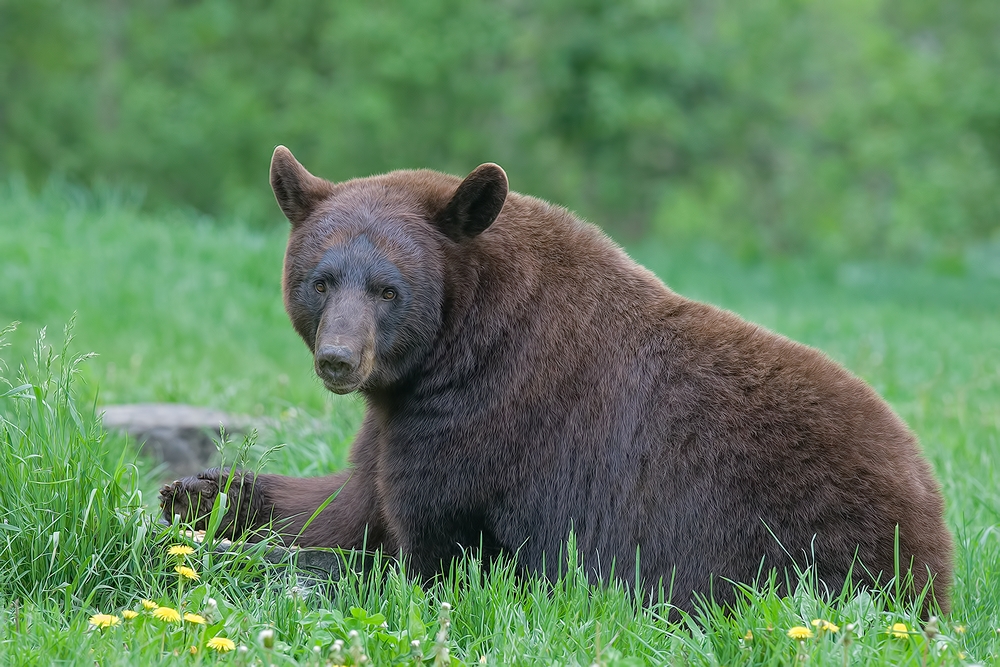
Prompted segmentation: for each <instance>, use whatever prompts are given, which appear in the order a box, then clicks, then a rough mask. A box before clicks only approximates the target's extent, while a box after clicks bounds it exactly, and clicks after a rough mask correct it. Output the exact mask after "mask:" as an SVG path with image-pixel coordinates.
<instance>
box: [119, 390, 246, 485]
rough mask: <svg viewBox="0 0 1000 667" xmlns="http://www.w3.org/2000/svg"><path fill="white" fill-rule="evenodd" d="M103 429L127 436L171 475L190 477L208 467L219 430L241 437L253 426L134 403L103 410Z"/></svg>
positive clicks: (187, 408) (206, 412)
mask: <svg viewBox="0 0 1000 667" xmlns="http://www.w3.org/2000/svg"><path fill="white" fill-rule="evenodd" d="M103 411H104V428H105V429H107V430H109V431H119V432H124V433H127V434H128V436H129V437H130V438H131V439H132V440H134V441H135V442H136V443H138V444H140V445H141V446H142V451H143V452H144V453H145V454H147V455H150V456H152V457H154V458H155V459H156V460H157V461H162V462H163V463H166V464H167V466H169V468H170V471H171V473H172V474H173V475H176V476H178V477H184V476H187V475H193V474H195V473H197V472H200V471H201V470H204V469H205V468H207V467H209V466H210V465H211V462H212V459H213V457H214V456H215V453H216V448H215V443H214V442H213V438H215V439H218V437H219V427H220V426H222V427H224V428H225V429H226V432H227V433H232V434H242V433H245V432H246V431H248V430H249V429H250V428H251V426H252V424H251V422H250V420H249V419H248V418H246V417H239V416H235V415H230V414H227V413H225V412H222V411H220V410H213V409H211V408H200V407H197V406H193V405H181V404H178V403H136V404H132V405H108V406H105V407H104V408H103Z"/></svg>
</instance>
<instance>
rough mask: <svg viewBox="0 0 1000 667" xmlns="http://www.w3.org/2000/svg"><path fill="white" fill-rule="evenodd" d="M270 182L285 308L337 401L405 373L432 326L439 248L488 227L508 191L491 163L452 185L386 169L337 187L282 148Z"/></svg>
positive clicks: (440, 271)
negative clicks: (278, 212) (279, 228)
mask: <svg viewBox="0 0 1000 667" xmlns="http://www.w3.org/2000/svg"><path fill="white" fill-rule="evenodd" d="M271 185H272V187H273V189H274V193H275V197H276V198H277V200H278V204H279V205H280V206H281V208H282V210H283V211H284V213H285V215H286V216H287V217H288V219H289V221H290V222H291V223H292V233H291V236H290V237H289V241H288V250H287V252H286V253H285V271H284V279H283V282H284V298H285V309H286V311H287V312H288V315H289V317H290V318H291V320H292V324H293V326H294V327H295V330H296V331H297V332H298V333H299V335H300V336H302V339H303V340H304V341H305V342H306V344H307V345H308V346H309V349H310V350H311V351H312V352H313V359H314V366H315V370H316V374H317V375H318V376H319V378H320V379H321V380H322V381H323V384H324V385H325V386H326V388H327V389H329V390H330V391H332V392H334V393H337V394H346V393H349V392H352V391H359V390H360V391H363V392H365V391H369V392H370V391H375V390H380V389H385V388H387V387H390V386H391V385H393V384H394V383H396V382H399V381H400V380H402V379H404V378H405V377H406V376H407V375H409V374H410V373H411V372H413V371H414V369H415V368H416V367H417V366H418V364H419V363H420V361H421V360H422V359H423V358H424V357H425V356H426V354H427V352H428V351H429V349H430V347H431V346H432V345H433V343H434V340H435V338H436V336H437V334H438V331H439V329H440V327H441V319H442V310H443V307H444V302H445V294H444V284H445V280H444V271H445V268H444V267H445V260H444V257H445V254H446V247H448V246H450V247H451V248H452V249H454V248H456V247H461V244H463V243H465V242H468V241H469V240H470V239H472V238H474V237H475V236H477V235H478V234H479V233H481V232H482V231H483V230H485V229H486V228H487V227H489V225H490V224H491V223H492V222H493V221H494V219H495V218H496V217H497V215H498V214H499V212H500V209H501V208H502V207H503V203H504V200H505V199H506V195H507V177H506V175H505V174H504V173H503V170H501V169H500V168H499V167H497V166H496V165H483V166H482V167H480V168H479V169H477V170H476V171H474V172H473V173H472V174H471V175H470V176H469V177H468V178H466V179H465V181H461V182H460V181H459V179H457V178H454V177H449V176H444V175H442V174H434V173H432V172H395V173H394V174H388V175H386V176H380V177H372V178H368V179H358V180H354V181H348V182H346V183H341V184H336V185H335V184H332V183H329V182H327V181H324V180H322V179H319V178H316V177H315V176H312V175H311V174H309V172H307V171H306V170H305V169H304V168H303V167H302V165H300V164H299V163H298V162H297V161H296V160H295V158H294V157H292V155H291V153H289V152H288V151H287V149H285V148H283V147H280V146H279V147H278V149H276V150H275V154H274V158H273V159H272V163H271Z"/></svg>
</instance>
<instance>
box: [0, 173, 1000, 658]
mask: <svg viewBox="0 0 1000 667" xmlns="http://www.w3.org/2000/svg"><path fill="white" fill-rule="evenodd" d="M275 218H276V220H277V219H278V216H277V215H275ZM285 233H286V229H285V227H284V225H283V224H279V223H278V222H276V224H275V228H274V229H273V230H270V231H261V230H250V229H248V228H245V227H242V226H240V225H239V224H236V223H234V224H227V225H221V224H216V223H213V222H212V221H208V220H203V219H198V218H196V217H194V216H191V215H187V214H183V213H178V214H177V215H176V216H174V217H172V218H170V219H164V218H149V217H145V216H143V215H140V214H138V213H136V209H135V207H134V206H132V205H131V204H130V203H129V201H128V199H127V198H126V197H121V196H116V195H115V193H103V194H101V193H99V194H96V195H95V194H93V193H81V192H75V191H67V190H65V189H58V188H54V189H52V190H50V191H48V192H45V193H43V194H42V195H41V196H33V195H30V194H28V193H26V192H25V191H24V190H23V188H20V187H18V186H17V185H16V184H13V185H9V186H7V187H6V188H5V189H2V190H0V323H6V322H10V321H14V320H20V321H21V322H22V324H21V326H20V327H19V328H18V329H17V330H16V331H13V332H10V331H8V332H7V333H6V334H5V336H4V337H3V338H4V339H5V340H6V341H7V342H9V343H10V347H8V348H6V349H4V350H2V351H0V361H3V362H4V365H3V366H0V377H3V378H5V380H6V381H7V382H6V384H0V419H2V421H0V563H3V565H2V566H0V598H2V601H3V605H4V609H5V612H4V614H3V616H2V619H3V620H2V621H0V663H2V664H12V665H17V664H25V665H28V664H31V665H34V664H40V663H41V664H44V663H54V662H59V663H64V664H81V665H83V664H87V665H93V664H95V663H98V664H102V665H116V664H121V665H133V664H195V663H199V662H206V663H212V662H216V661H217V662H220V663H227V662H232V663H235V664H272V663H273V664H286V663H298V664H330V663H331V662H338V663H339V662H342V663H347V664H352V663H354V664H356V663H357V660H358V659H359V657H360V656H361V654H364V655H365V656H367V657H368V659H369V660H368V661H369V662H370V663H371V664H380V665H381V664H414V663H415V661H416V659H417V657H418V656H417V655H416V653H417V651H416V650H415V649H414V648H413V644H412V642H413V641H414V640H417V641H418V642H419V654H420V656H419V657H420V658H421V659H422V660H423V661H425V662H427V663H428V664H430V663H432V662H433V663H434V664H450V663H455V662H458V663H463V664H467V663H471V664H478V663H479V661H480V659H481V658H484V659H485V660H486V661H487V662H488V663H489V664H583V665H589V664H593V663H596V664H602V665H630V664H696V665H734V664H741V665H750V664H753V665H787V664H797V663H806V664H814V665H842V664H844V663H845V661H846V662H847V663H849V664H853V665H897V664H911V665H923V664H934V665H937V664H942V665H952V664H972V663H980V664H990V663H993V662H995V661H997V659H998V656H1000V474H998V470H997V462H996V452H998V451H1000V409H998V407H997V406H998V405H1000V354H998V351H1000V349H998V343H997V341H1000V315H998V304H1000V280H997V278H996V277H995V276H996V275H997V273H996V266H995V265H991V264H989V261H990V260H989V259H988V258H987V261H986V262H985V263H983V264H982V265H980V266H979V268H976V266H977V265H975V264H974V263H969V266H972V267H973V268H972V269H970V270H969V271H968V272H967V273H966V274H964V275H953V274H948V273H946V272H942V271H940V270H938V271H935V270H932V269H930V268H927V267H907V266H889V265H879V264H869V265H861V264H859V265H850V266H844V265H839V266H838V265H833V264H830V263H826V262H824V261H823V260H822V258H819V259H810V260H808V261H806V260H797V261H791V260H785V261H781V262H771V263H768V264H766V265H765V264H760V265H745V264H741V263H739V262H736V261H734V260H732V259H730V258H728V257H726V256H724V255H722V254H719V253H717V252H714V251H712V250H711V249H705V248H680V249H670V248H663V247H639V248H636V249H635V250H634V254H635V255H636V256H637V257H638V258H639V259H640V260H641V261H642V262H643V263H645V264H646V265H647V266H649V267H650V268H652V269H653V270H655V271H656V272H657V273H658V274H659V275H661V276H662V277H663V278H664V279H665V281H666V282H667V283H668V284H670V285H671V286H672V287H673V288H675V289H676V290H677V291H679V292H681V293H683V294H686V295H689V296H693V297H696V298H700V299H704V300H707V301H711V302H713V303H717V304H719V305H722V306H724V307H727V308H731V309H733V310H735V311H737V312H739V313H741V314H742V315H744V316H746V317H748V318H749V319H752V320H754V321H757V322H760V323H762V324H764V325H766V326H768V327H770V328H772V329H774V330H776V331H779V332H781V333H784V334H786V335H789V336H791V337H793V338H796V339H798V340H802V341H804V342H806V343H809V344H812V345H815V346H817V347H820V348H821V349H823V350H825V351H827V352H828V353H829V354H831V355H832V356H833V357H834V358H836V359H838V360H839V361H841V362H843V363H844V364H846V365H847V366H848V367H849V368H851V369H852V370H853V371H854V372H856V373H858V374H859V375H861V376H862V377H864V378H865V379H866V380H868V381H869V382H870V383H872V385H873V386H875V387H876V389H878V391H879V392H881V393H882V394H883V395H884V396H885V397H886V398H887V399H888V400H889V401H890V402H891V403H892V404H893V406H894V407H895V408H896V410H897V411H898V412H899V413H900V414H901V415H902V416H903V417H904V418H905V419H906V420H907V421H908V423H910V425H911V426H912V427H913V428H914V430H915V431H916V432H917V433H918V435H919V436H920V437H921V440H922V443H923V446H924V448H925V451H926V452H927V455H928V457H929V458H930V460H931V462H932V463H933V465H934V467H935V469H936V471H937V473H938V476H939V478H940V479H941V481H942V485H943V487H944V491H945V495H946V498H947V502H948V510H947V519H948V523H949V526H950V527H951V528H952V529H953V530H954V532H955V534H956V538H957V543H958V559H957V571H956V585H955V590H954V610H953V612H952V613H951V614H950V615H949V616H948V617H947V618H942V619H940V620H939V621H938V627H937V632H936V633H933V632H929V631H928V628H927V627H926V625H924V624H921V623H920V622H919V619H918V618H916V616H915V614H914V612H913V609H909V608H905V607H898V606H896V605H895V603H894V602H893V601H892V600H891V599H889V598H887V597H883V596H881V595H878V594H877V593H876V594H871V595H869V594H855V593H852V592H850V591H845V593H844V594H843V595H841V596H840V597H839V598H838V599H836V600H833V601H831V602H824V601H823V600H821V599H818V598H817V597H816V596H814V595H812V594H811V593H810V589H809V586H808V581H804V582H803V585H801V586H799V587H798V588H797V589H796V590H795V593H794V594H793V595H791V596H788V597H785V598H782V597H779V596H777V595H775V594H774V593H773V591H771V590H769V586H768V582H766V581H765V582H761V584H760V586H759V587H758V590H755V591H748V592H747V595H746V596H745V598H744V599H742V600H741V602H740V603H739V608H738V609H737V610H736V612H735V613H732V614H724V613H722V612H721V611H720V610H718V609H716V608H713V607H708V608H706V609H705V610H703V611H702V612H700V613H699V614H696V615H695V616H694V617H690V618H688V617H680V618H678V617H677V616H676V614H675V615H674V616H672V617H669V618H668V614H667V612H666V610H665V609H664V608H663V607H659V606H655V605H654V606H653V607H650V608H643V607H641V606H637V605H636V604H635V602H634V600H632V599H631V597H630V596H629V595H628V594H627V593H626V592H625V591H622V590H621V589H619V588H617V587H614V586H605V587H599V588H595V587H591V586H588V585H587V584H586V582H585V580H584V579H583V576H582V574H581V570H580V568H579V564H578V563H575V562H572V561H570V562H567V563H566V566H565V572H566V574H565V575H564V577H563V578H562V579H561V580H560V581H559V582H557V583H556V584H555V585H549V584H547V583H544V582H541V581H536V580H528V581H520V580H518V579H516V578H514V577H513V575H512V570H511V567H510V566H509V564H508V565H507V566H505V567H499V568H494V569H491V571H490V572H489V573H488V574H486V575H483V573H482V572H480V571H479V565H478V563H477V562H476V561H475V560H473V559H469V560H466V561H463V562H462V563H460V564H459V565H458V566H457V567H456V569H455V571H454V572H453V573H452V574H451V575H450V576H449V577H446V578H444V579H443V580H442V581H441V582H438V583H437V584H435V585H433V586H429V587H426V588H422V587H420V586H418V585H417V584H416V582H415V581H413V580H412V579H410V578H409V577H407V576H406V574H405V571H402V570H401V569H400V568H399V567H398V566H396V565H394V564H392V563H386V564H383V566H382V567H380V568H377V571H376V573H374V574H371V573H369V574H364V573H359V572H355V571H353V570H349V571H348V575H347V576H345V577H344V578H342V579H340V580H338V581H337V582H335V583H332V584H330V586H329V587H327V588H325V589H316V588H310V587H308V586H304V585H301V584H303V583H304V582H301V581H297V580H296V579H295V575H294V574H293V575H289V574H288V572H287V571H286V568H284V567H282V566H280V565H273V564H269V563H267V562H266V561H264V559H263V558H262V552H261V549H262V547H257V548H254V549H249V550H248V551H246V552H223V553H219V552H215V551H213V550H211V549H205V548H200V547H199V548H197V550H196V551H195V553H193V554H191V555H190V556H184V557H183V559H184V562H185V563H186V564H187V565H188V566H191V567H192V568H193V569H194V570H196V571H197V572H198V575H199V579H198V580H197V581H187V580H182V579H181V578H180V577H179V575H178V574H177V573H176V572H175V569H174V568H175V567H176V566H177V565H178V564H179V560H178V559H179V557H175V556H170V555H168V554H167V551H166V549H167V547H168V546H169V545H171V544H177V543H184V542H185V541H186V538H185V537H184V536H183V535H181V534H180V533H178V532H177V531H176V530H172V531H164V529H162V528H160V527H158V526H156V525H155V523H154V522H153V520H152V516H151V510H150V507H149V505H150V503H149V500H148V498H149V493H148V489H150V488H152V486H153V484H154V481H153V480H152V479H151V477H150V474H149V467H148V465H146V464H145V463H144V462H143V461H142V460H141V459H138V460H137V459H135V457H134V454H133V453H132V450H131V448H130V447H128V446H126V444H125V443H124V442H123V441H122V440H121V439H118V438H113V437H110V436H108V435H107V434H106V433H104V432H103V431H102V430H101V429H100V427H99V425H98V422H97V420H96V418H95V406H97V405H99V404H105V403H109V402H124V401H130V402H131V401H145V400H167V401H183V402H191V403H196V404H202V405H210V406H213V407H219V408H223V409H227V410H231V411H236V412H241V413H248V414H259V415H267V416H270V417H276V418H277V420H278V423H279V427H278V428H277V429H276V431H275V432H269V433H266V434H262V436H261V443H260V445H259V446H257V447H256V448H255V449H254V451H255V452H257V453H259V452H261V451H264V450H265V449H269V448H270V446H271V445H275V444H277V443H280V442H287V443H289V444H288V446H286V447H284V448H282V449H280V450H278V451H276V452H272V453H271V455H270V456H269V458H268V460H267V463H266V464H265V466H266V468H267V469H269V470H272V471H276V472H285V473H288V474H319V473H324V472H328V471H330V470H334V469H336V468H339V467H341V466H342V465H343V464H344V458H345V454H346V449H347V447H348V445H349V442H350V438H351V435H352V433H353V430H354V429H355V428H356V426H357V424H358V421H359V418H360V412H361V409H360V405H359V402H358V401H357V400H356V399H350V398H347V399H342V398H337V397H333V396H331V395H329V394H327V393H326V392H325V391H323V389H322V387H321V385H320V384H319V383H318V382H317V381H316V380H315V379H314V378H313V376H312V371H311V364H310V360H309V357H308V353H307V351H306V350H305V346H304V345H303V344H302V343H301V341H299V340H298V339H297V338H296V337H295V335H294V333H293V332H292V330H291V327H290V326H289V325H288V323H287V321H286V318H285V315H284V313H283V311H282V308H281V302H280V293H279V284H278V283H279V281H278V276H279V272H280V265H281V254H282V251H283V244H284V239H285ZM74 313H76V321H77V324H76V327H75V335H76V339H75V341H73V342H72V343H67V337H66V336H58V335H55V334H56V333H58V332H60V331H61V330H62V327H63V325H64V323H66V322H67V321H70V320H71V319H72V318H73V314H74ZM43 327H48V332H49V333H48V338H47V339H46V340H45V341H43V342H41V343H39V342H38V341H37V339H38V332H39V330H41V329H42V328H43ZM78 351H83V352H90V351H93V352H96V353H97V356H95V357H93V358H88V359H82V358H81V357H80V356H79V355H78V353H77V352H78ZM238 449H239V448H238V447H234V448H232V450H231V452H230V456H236V455H237V453H238V452H237V451H236V450H238ZM263 546H266V545H263ZM289 576H291V577H292V578H291V579H289ZM142 599H149V600H153V601H155V602H156V603H157V604H158V605H161V606H164V607H170V608H172V609H179V610H181V611H184V612H189V613H198V614H200V615H202V616H203V617H204V618H205V620H206V624H205V625H201V624H197V623H190V622H183V621H182V622H181V623H178V624H170V623H165V622H163V621H160V620H157V619H156V618H154V617H153V616H152V615H151V614H150V612H148V611H146V610H143V609H142V608H141V606H140V600H142ZM209 599H212V600H214V601H215V602H214V604H211V603H209ZM445 604H447V605H448V607H450V608H446V607H445V606H444V605H445ZM125 609H131V610H134V611H137V612H138V613H139V616H137V617H136V618H135V619H131V620H125V619H124V618H123V617H122V611H123V610H125ZM97 613H107V614H114V615H117V616H118V617H119V622H118V623H117V624H115V625H113V626H110V627H108V628H105V629H96V628H94V626H93V625H92V624H91V623H90V620H91V617H92V616H93V615H94V614H97ZM813 619H825V620H828V621H830V622H832V623H834V624H835V625H837V626H839V630H838V631H837V632H835V633H832V632H825V633H821V632H818V631H817V630H816V629H815V628H813V626H812V625H811V624H810V621H812V620H813ZM894 623H903V624H905V625H906V628H907V631H906V633H902V632H900V633H899V634H900V635H902V636H899V637H897V636H893V635H892V634H890V633H887V632H886V630H887V628H889V627H890V626H892V625H893V624H894ZM849 624H853V631H852V632H848V631H847V628H848V626H849ZM795 626H803V627H806V628H808V629H810V630H811V631H812V632H813V636H812V637H810V638H807V639H804V640H802V641H797V640H794V639H792V638H790V637H789V636H788V635H787V632H788V630H789V629H791V628H793V627H795ZM931 630H933V628H931ZM352 631H353V632H356V634H353V635H352V634H351V633H352ZM261 632H264V633H265V637H266V636H267V632H273V635H274V642H273V645H272V646H271V647H270V648H268V647H267V646H266V644H267V642H262V641H259V636H260V634H261ZM931 635H933V636H931ZM214 636H225V637H228V638H231V639H232V640H233V641H234V642H235V644H236V645H238V646H239V645H242V646H245V647H246V651H245V652H240V651H234V652H232V653H217V652H215V651H214V650H213V649H211V648H209V647H208V640H209V639H210V638H211V637H214ZM338 641H339V642H340V644H337V642H338ZM191 646H195V647H196V648H197V649H198V651H197V653H195V654H191V653H190V647H191ZM317 646H318V647H319V648H318V651H319V652H318V653H317V652H316V649H315V647H317ZM805 659H807V660H805Z"/></svg>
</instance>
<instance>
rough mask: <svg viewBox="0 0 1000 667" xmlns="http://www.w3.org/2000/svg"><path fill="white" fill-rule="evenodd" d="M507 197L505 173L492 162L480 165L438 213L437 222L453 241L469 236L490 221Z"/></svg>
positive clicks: (479, 232)
mask: <svg viewBox="0 0 1000 667" xmlns="http://www.w3.org/2000/svg"><path fill="white" fill-rule="evenodd" d="M506 199H507V174H505V173H504V171H503V169H501V168H500V167H499V165H495V164H493V163H492V162H488V163H486V164H482V165H479V166H478V167H476V169H475V171H473V172H472V173H471V174H469V175H468V176H466V177H465V180H464V181H462V184H461V185H459V186H458V190H456V191H455V194H454V196H452V198H451V201H449V202H448V205H447V206H445V207H444V210H442V211H441V213H440V214H439V215H438V225H440V227H441V231H443V232H444V233H445V234H446V235H447V236H448V238H450V239H451V240H453V241H462V240H463V239H471V238H473V237H474V236H477V235H479V234H481V233H482V232H484V231H485V230H486V228H487V227H489V226H490V225H492V224H493V221H494V220H496V219H497V216H498V215H500V209H502V208H503V203H504V201H506Z"/></svg>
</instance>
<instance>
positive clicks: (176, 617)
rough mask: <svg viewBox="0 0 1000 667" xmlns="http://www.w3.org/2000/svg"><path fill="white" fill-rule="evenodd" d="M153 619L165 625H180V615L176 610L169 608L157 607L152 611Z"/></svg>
mask: <svg viewBox="0 0 1000 667" xmlns="http://www.w3.org/2000/svg"><path fill="white" fill-rule="evenodd" d="M153 618H156V619H159V620H161V621H165V622H167V623H180V622H181V615H180V614H179V613H178V612H177V610H176V609H171V608H170V607H157V608H156V609H154V610H153Z"/></svg>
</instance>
